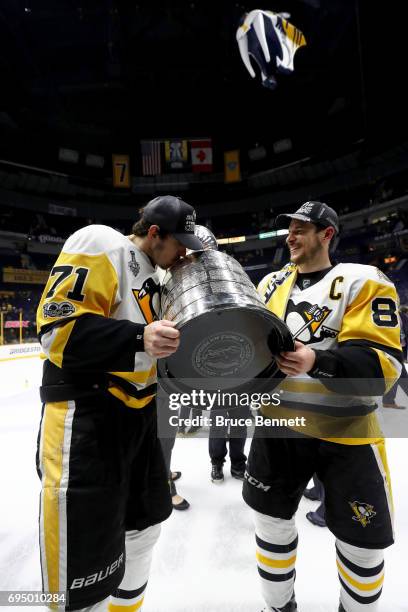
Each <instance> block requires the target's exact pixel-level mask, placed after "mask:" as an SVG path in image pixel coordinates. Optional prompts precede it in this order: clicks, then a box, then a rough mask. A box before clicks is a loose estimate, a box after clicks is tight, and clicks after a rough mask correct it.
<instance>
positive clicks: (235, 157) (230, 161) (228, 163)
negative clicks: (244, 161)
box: [224, 149, 241, 183]
mask: <svg viewBox="0 0 408 612" xmlns="http://www.w3.org/2000/svg"><path fill="white" fill-rule="evenodd" d="M240 180H241V169H240V165H239V150H238V149H236V150H234V151H225V153H224V181H225V183H238V182H239V181H240Z"/></svg>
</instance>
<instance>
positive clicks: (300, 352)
mask: <svg viewBox="0 0 408 612" xmlns="http://www.w3.org/2000/svg"><path fill="white" fill-rule="evenodd" d="M315 361H316V353H315V352H314V350H313V349H311V348H309V347H308V346H306V345H305V344H302V342H299V341H298V340H295V350H294V351H284V352H283V353H280V355H279V357H276V363H277V364H278V366H279V369H280V370H281V371H282V372H283V373H284V374H287V375H288V376H296V375H297V374H306V372H309V370H311V369H312V368H313V366H314V363H315Z"/></svg>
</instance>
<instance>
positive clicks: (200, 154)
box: [191, 140, 213, 172]
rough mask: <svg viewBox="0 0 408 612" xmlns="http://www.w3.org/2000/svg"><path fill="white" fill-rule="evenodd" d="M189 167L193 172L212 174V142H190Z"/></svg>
mask: <svg viewBox="0 0 408 612" xmlns="http://www.w3.org/2000/svg"><path fill="white" fill-rule="evenodd" d="M191 167H192V170H193V172H212V169H213V160H212V142H211V140H192V141H191Z"/></svg>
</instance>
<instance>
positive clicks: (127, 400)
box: [108, 386, 155, 408]
mask: <svg viewBox="0 0 408 612" xmlns="http://www.w3.org/2000/svg"><path fill="white" fill-rule="evenodd" d="M108 391H109V393H111V394H112V395H114V396H115V397H117V398H118V399H119V400H120V401H121V402H123V403H124V404H125V405H126V406H128V407H129V408H144V407H145V406H147V404H148V403H149V402H151V401H152V399H153V398H154V396H155V393H153V395H147V396H146V397H142V398H140V399H137V398H136V397H132V396H131V395H129V394H128V393H126V392H125V391H123V389H120V388H119V387H116V386H112V387H109V389H108Z"/></svg>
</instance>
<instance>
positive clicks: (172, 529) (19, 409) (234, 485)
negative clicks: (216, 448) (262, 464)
mask: <svg viewBox="0 0 408 612" xmlns="http://www.w3.org/2000/svg"><path fill="white" fill-rule="evenodd" d="M40 372H41V360H40V359H39V358H38V357H33V358H31V359H21V360H15V361H13V362H5V363H0V379H1V385H0V389H1V390H0V402H1V409H0V423H1V428H0V436H1V437H0V466H1V471H0V492H1V493H0V494H1V505H0V508H1V521H0V543H1V545H0V590H24V591H26V590H40V589H41V576H40V563H39V549H38V534H37V519H38V501H39V489H40V482H39V480H38V477H37V474H36V471H35V449H36V436H37V428H38V423H39V418H40V400H39V395H38V385H39V381H40ZM394 412H398V411H394ZM399 412H400V413H401V412H402V411H399ZM207 444H208V441H207V440H206V439H197V438H180V439H177V441H176V445H175V450H174V453H173V461H172V467H173V469H177V470H181V471H182V472H183V475H182V478H181V479H180V480H179V481H177V485H178V490H179V493H180V494H181V495H183V496H185V497H186V498H187V499H188V500H189V502H190V503H191V508H190V509H189V510H187V511H186V512H177V511H174V512H173V514H172V516H171V517H170V518H169V520H168V521H167V522H166V523H165V524H164V525H163V528H162V535H161V538H160V540H159V543H158V545H157V546H156V549H155V553H154V559H153V566H152V571H151V576H150V581H149V586H148V590H147V594H146V598H145V605H144V607H143V610H144V612H221V611H222V612H260V610H261V608H262V605H263V604H262V601H261V598H260V595H259V588H258V580H257V571H256V564H255V547H254V535H253V528H252V519H251V512H250V510H249V509H248V508H247V507H246V506H245V505H244V503H243V501H242V499H241V483H240V482H239V481H237V480H234V479H232V478H231V477H230V475H229V463H227V464H226V469H225V474H226V479H225V482H224V484H222V485H214V484H212V483H211V482H210V478H209V474H210V462H209V458H208V451H207ZM387 448H388V458H389V463H390V469H391V476H392V484H393V493H394V503H395V509H396V520H395V525H396V544H395V545H394V546H393V547H391V548H389V549H387V550H386V578H385V584H384V591H383V596H382V599H381V605H380V610H381V612H407V611H408V592H407V588H406V584H405V582H406V581H407V552H406V551H407V549H408V469H407V467H408V466H407V460H406V457H407V451H406V449H407V442H406V440H405V439H390V440H389V441H388V447H387ZM316 506H317V503H316V502H311V501H308V500H306V499H303V500H302V502H301V506H300V509H299V512H298V515H297V523H298V529H299V548H298V561H297V580H296V593H297V600H298V606H299V612H337V609H338V591H339V584H338V580H337V574H336V563H335V551H334V539H333V537H332V535H331V534H330V533H329V531H328V530H327V529H322V528H319V527H314V526H313V525H311V524H310V523H309V522H308V521H307V520H306V518H305V513H306V512H307V511H308V510H310V509H314V508H315V507H316ZM404 551H405V552H404ZM5 609H7V608H5ZM10 609H15V608H10ZM26 609H27V608H26ZM30 609H33V610H41V609H44V608H41V607H36V608H30Z"/></svg>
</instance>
